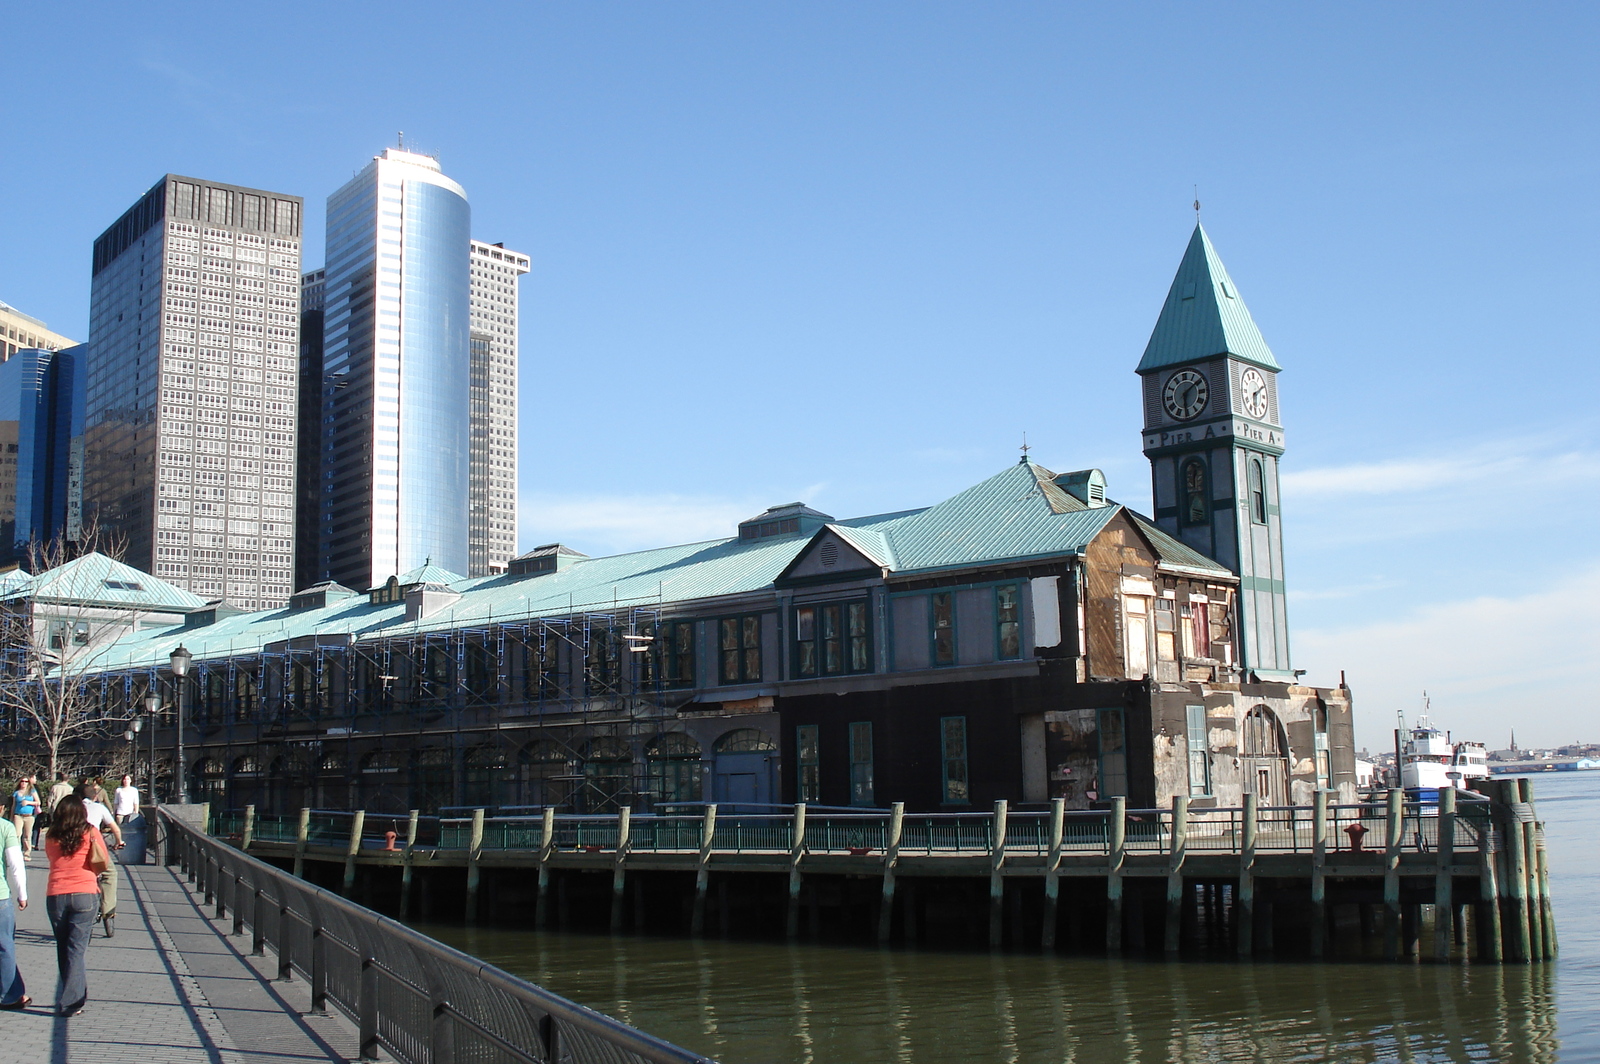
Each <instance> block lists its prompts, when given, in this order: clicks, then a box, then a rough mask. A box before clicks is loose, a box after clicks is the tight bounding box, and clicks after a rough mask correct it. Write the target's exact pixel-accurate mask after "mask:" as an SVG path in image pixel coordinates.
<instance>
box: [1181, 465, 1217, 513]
mask: <svg viewBox="0 0 1600 1064" xmlns="http://www.w3.org/2000/svg"><path fill="white" fill-rule="evenodd" d="M1206 480H1207V477H1206V463H1205V459H1203V458H1199V457H1194V458H1188V459H1185V460H1184V463H1183V484H1182V494H1181V496H1180V500H1179V504H1178V512H1179V513H1180V514H1181V515H1182V521H1183V523H1184V524H1186V525H1203V524H1205V523H1206V522H1207V521H1208V520H1210V518H1211V501H1210V493H1209V492H1207V490H1206Z"/></svg>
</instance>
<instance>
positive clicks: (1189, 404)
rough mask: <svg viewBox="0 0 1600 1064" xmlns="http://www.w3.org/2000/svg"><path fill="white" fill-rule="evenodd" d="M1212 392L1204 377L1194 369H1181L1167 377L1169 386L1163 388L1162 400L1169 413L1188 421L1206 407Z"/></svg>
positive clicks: (1180, 419)
mask: <svg viewBox="0 0 1600 1064" xmlns="http://www.w3.org/2000/svg"><path fill="white" fill-rule="evenodd" d="M1210 394H1211V389H1210V388H1209V387H1208V386H1207V384H1206V379H1205V378H1204V377H1202V376H1200V374H1198V373H1196V372H1195V371H1194V370H1192V369H1180V370H1179V371H1178V372H1176V373H1174V374H1173V375H1172V376H1170V377H1168V378H1167V386H1166V387H1165V388H1163V389H1162V390H1161V402H1162V404H1163V405H1164V406H1166V408H1167V413H1169V414H1171V415H1172V416H1173V417H1175V418H1177V419H1178V420H1179V421H1188V420H1189V419H1190V418H1193V417H1197V416H1199V414H1200V411H1202V410H1204V409H1205V408H1206V399H1207V397H1208V396H1209V395H1210Z"/></svg>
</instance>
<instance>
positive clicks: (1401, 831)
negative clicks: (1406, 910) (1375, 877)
mask: <svg viewBox="0 0 1600 1064" xmlns="http://www.w3.org/2000/svg"><path fill="white" fill-rule="evenodd" d="M1388 798H1389V801H1388V815H1387V817H1386V823H1385V828H1386V830H1385V831H1384V861H1383V957H1384V959H1385V960H1390V961H1397V960H1399V959H1400V937H1401V927H1400V921H1401V913H1400V848H1401V846H1402V845H1403V844H1404V843H1405V828H1406V792H1405V791H1403V790H1401V789H1400V788H1399V787H1391V788H1389V795H1388Z"/></svg>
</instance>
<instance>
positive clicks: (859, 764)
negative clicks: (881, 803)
mask: <svg viewBox="0 0 1600 1064" xmlns="http://www.w3.org/2000/svg"><path fill="white" fill-rule="evenodd" d="M850 804H851V805H872V804H873V793H872V724H871V722H870V721H857V722H856V723H854V724H852V725H850Z"/></svg>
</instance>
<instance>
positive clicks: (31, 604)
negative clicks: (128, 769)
mask: <svg viewBox="0 0 1600 1064" xmlns="http://www.w3.org/2000/svg"><path fill="white" fill-rule="evenodd" d="M93 552H98V553H100V554H104V555H106V556H107V557H110V558H112V559H114V560H115V559H118V558H120V556H121V554H122V553H123V545H122V543H121V542H120V541H119V540H118V539H117V538H116V537H114V536H111V535H107V534H105V533H103V532H102V531H101V530H100V529H99V528H98V526H97V525H95V524H94V523H93V522H92V521H90V522H86V523H85V525H84V528H83V531H82V533H81V535H80V537H79V538H78V539H76V540H67V539H65V538H64V537H60V536H58V537H56V538H54V539H51V540H49V541H46V542H42V543H41V542H37V541H36V542H33V543H30V544H28V550H27V558H28V566H27V567H28V569H29V570H30V571H31V572H32V573H33V574H34V576H35V580H34V582H33V583H32V584H30V585H29V586H28V587H27V588H25V589H22V590H21V591H19V592H18V593H17V594H15V595H14V596H12V597H10V598H8V599H7V600H6V601H4V602H3V603H0V655H3V657H0V714H3V715H4V716H5V717H7V718H10V721H11V722H12V723H13V724H14V726H15V729H16V732H15V738H16V740H17V744H16V745H14V746H13V748H12V751H11V759H14V760H15V759H20V760H21V761H23V762H24V763H26V762H27V761H28V760H29V759H31V760H32V761H33V763H34V764H35V765H37V766H39V767H40V768H42V770H43V771H42V773H41V776H42V777H43V778H44V779H47V780H49V779H54V778H55V774H56V773H57V772H65V773H68V774H70V775H73V776H77V775H80V774H82V773H83V772H84V771H86V770H90V769H94V768H103V767H105V765H106V764H107V763H115V764H117V765H121V764H122V762H123V760H124V759H125V758H126V753H125V752H124V751H123V750H121V749H103V750H102V749H96V748H102V747H104V746H105V745H106V744H105V743H104V740H107V739H111V738H112V737H117V738H120V736H121V733H122V731H123V730H124V729H125V728H126V727H127V725H128V722H129V719H130V717H129V707H125V706H124V707H113V706H108V705H106V704H105V702H104V701H103V700H102V699H101V697H100V686H99V684H98V683H97V682H92V681H93V679H94V678H95V675H96V674H97V673H98V672H99V671H100V661H101V659H102V657H103V656H104V652H105V648H106V645H107V644H108V643H110V642H112V641H113V640H115V639H116V638H117V637H118V636H120V635H123V634H125V633H126V632H128V631H130V630H132V629H133V628H134V627H136V626H137V624H138V614H137V613H135V612H131V611H110V610H107V609H105V608H104V607H103V606H99V607H97V606H95V605H93V604H92V603H91V602H90V601H87V595H86V593H85V591H84V589H78V588H73V587H52V586H51V584H50V583H49V582H41V581H39V580H38V579H37V577H39V576H40V575H41V574H45V573H48V572H49V571H50V570H53V569H57V568H59V567H60V566H62V565H64V564H66V563H67V562H69V561H73V560H75V559H77V558H80V557H82V556H85V555H87V554H90V553H93Z"/></svg>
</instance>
